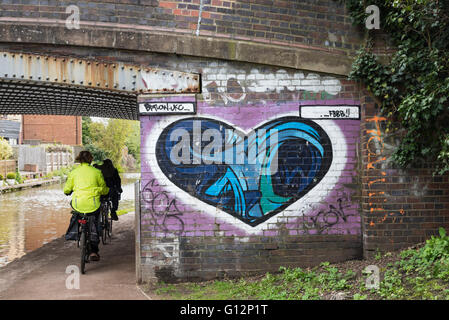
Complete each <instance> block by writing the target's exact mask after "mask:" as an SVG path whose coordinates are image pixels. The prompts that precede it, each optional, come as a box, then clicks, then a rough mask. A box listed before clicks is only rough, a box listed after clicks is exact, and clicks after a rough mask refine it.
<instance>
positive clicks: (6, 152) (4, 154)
mask: <svg viewBox="0 0 449 320" xmlns="http://www.w3.org/2000/svg"><path fill="white" fill-rule="evenodd" d="M12 154H13V151H12V147H11V146H10V145H9V143H8V141H6V140H5V139H3V137H0V160H8V159H10V158H11V156H12Z"/></svg>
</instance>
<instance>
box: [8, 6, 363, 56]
mask: <svg viewBox="0 0 449 320" xmlns="http://www.w3.org/2000/svg"><path fill="white" fill-rule="evenodd" d="M69 5H76V6H78V8H79V13H80V19H81V22H82V23H83V22H85V23H89V22H99V23H102V24H103V25H105V24H116V25H117V27H118V26H119V25H121V26H122V27H128V28H129V27H131V28H134V27H133V26H135V28H138V27H140V26H145V27H153V28H159V29H160V30H166V31H175V32H182V33H190V34H196V33H197V31H198V32H199V34H200V35H207V36H210V35H212V36H216V37H224V38H233V39H239V40H246V41H257V42H270V43H279V44H283V45H285V44H286V43H288V44H289V45H290V46H299V47H302V46H307V47H310V46H311V47H317V48H322V49H325V50H330V51H332V52H334V53H342V54H348V53H354V52H355V51H356V50H357V49H358V47H359V42H360V38H361V33H360V32H359V31H358V30H356V29H355V28H353V27H352V26H351V22H350V20H349V17H348V16H347V13H346V9H345V8H344V5H342V4H340V3H339V2H338V1H335V0H308V1H291V0H288V1H287V0H285V1H283V0H244V1H237V2H236V1H225V0H204V1H203V5H202V6H201V1H200V0H171V1H165V0H160V1H158V0H127V1H123V0H121V1H118V0H97V1H56V0H46V1H39V0H23V1H11V0H0V17H11V18H27V19H50V20H55V19H56V20H62V21H64V20H66V19H67V17H69V15H70V14H68V13H66V11H65V10H66V8H67V7H68V6H69ZM200 12H201V21H199V15H200ZM199 22H200V24H199ZM198 24H199V27H198Z"/></svg>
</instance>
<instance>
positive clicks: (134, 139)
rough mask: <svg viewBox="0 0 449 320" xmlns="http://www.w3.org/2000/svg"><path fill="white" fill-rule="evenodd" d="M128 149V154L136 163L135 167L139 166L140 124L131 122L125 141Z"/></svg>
mask: <svg viewBox="0 0 449 320" xmlns="http://www.w3.org/2000/svg"><path fill="white" fill-rule="evenodd" d="M125 144H126V146H127V147H128V153H129V154H130V155H132V156H133V157H134V159H136V161H137V166H140V122H139V121H132V122H131V130H130V133H129V135H128V137H127V139H126V141H125Z"/></svg>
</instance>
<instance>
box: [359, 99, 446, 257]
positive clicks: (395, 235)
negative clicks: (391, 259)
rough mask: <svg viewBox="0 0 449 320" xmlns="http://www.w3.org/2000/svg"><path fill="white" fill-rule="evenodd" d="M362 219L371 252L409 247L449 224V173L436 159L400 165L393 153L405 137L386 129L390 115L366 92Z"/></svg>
mask: <svg viewBox="0 0 449 320" xmlns="http://www.w3.org/2000/svg"><path fill="white" fill-rule="evenodd" d="M361 102H362V110H363V111H364V117H363V118H362V119H363V121H362V123H361V133H362V145H361V147H362V150H361V152H362V159H363V164H362V168H363V171H362V177H361V179H362V218H363V225H362V228H363V230H364V231H363V248H364V255H365V256H366V257H369V256H372V255H374V254H375V253H376V252H377V250H380V251H388V250H397V249H402V248H406V247H408V246H410V245H412V244H416V243H419V242H423V241H425V240H426V239H428V238H429V237H430V236H431V235H437V234H438V228H439V227H444V228H446V230H448V229H449V177H448V176H447V175H445V176H434V175H433V166H432V164H431V163H424V164H423V165H422V166H421V167H415V168H410V169H399V168H398V167H396V166H395V165H394V164H393V163H392V161H391V157H392V154H393V151H394V148H395V146H397V145H398V143H399V141H400V139H401V137H400V135H398V134H392V133H388V132H386V130H385V128H386V123H387V118H385V117H384V116H382V115H380V114H379V110H378V105H377V104H376V103H375V101H374V100H373V99H372V98H371V97H370V96H369V95H368V94H367V93H366V92H364V93H362V99H361Z"/></svg>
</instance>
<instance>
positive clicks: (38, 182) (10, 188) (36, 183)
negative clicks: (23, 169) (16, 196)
mask: <svg viewBox="0 0 449 320" xmlns="http://www.w3.org/2000/svg"><path fill="white" fill-rule="evenodd" d="M60 182H61V177H59V176H58V177H54V178H51V179H34V180H32V181H27V182H24V183H18V184H13V185H4V186H0V194H2V193H7V192H14V191H20V190H25V189H29V188H37V187H42V186H46V185H50V184H55V183H60Z"/></svg>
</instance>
